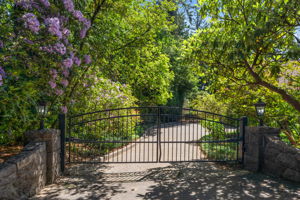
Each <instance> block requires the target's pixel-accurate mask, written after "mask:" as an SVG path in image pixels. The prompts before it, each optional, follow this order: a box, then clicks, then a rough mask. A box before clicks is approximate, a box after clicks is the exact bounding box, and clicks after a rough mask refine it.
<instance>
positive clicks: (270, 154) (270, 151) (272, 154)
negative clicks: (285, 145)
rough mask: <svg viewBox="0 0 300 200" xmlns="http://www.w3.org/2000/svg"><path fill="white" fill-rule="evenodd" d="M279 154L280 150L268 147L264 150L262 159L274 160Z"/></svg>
mask: <svg viewBox="0 0 300 200" xmlns="http://www.w3.org/2000/svg"><path fill="white" fill-rule="evenodd" d="M280 153H281V151H280V150H278V149H277V148H271V147H269V146H268V145H267V146H266V148H265V151H264V158H265V159H274V160H275V158H276V157H277V156H278V155H279V154H280Z"/></svg>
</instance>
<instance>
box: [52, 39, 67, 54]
mask: <svg viewBox="0 0 300 200" xmlns="http://www.w3.org/2000/svg"><path fill="white" fill-rule="evenodd" d="M53 50H54V51H55V52H56V53H59V54H61V55H65V54H66V52H67V49H66V47H65V45H64V44H63V43H60V42H58V43H56V44H55V45H54V46H53Z"/></svg>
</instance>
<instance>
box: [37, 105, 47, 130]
mask: <svg viewBox="0 0 300 200" xmlns="http://www.w3.org/2000/svg"><path fill="white" fill-rule="evenodd" d="M37 112H38V114H39V116H40V118H41V121H40V130H42V129H44V118H45V116H46V114H47V112H48V108H47V103H46V102H45V101H39V102H38V105H37Z"/></svg>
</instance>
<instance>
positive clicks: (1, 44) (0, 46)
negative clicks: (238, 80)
mask: <svg viewBox="0 0 300 200" xmlns="http://www.w3.org/2000/svg"><path fill="white" fill-rule="evenodd" d="M3 47H4V43H3V41H2V40H0V49H2V48H3Z"/></svg>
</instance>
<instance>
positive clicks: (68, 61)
mask: <svg viewBox="0 0 300 200" xmlns="http://www.w3.org/2000/svg"><path fill="white" fill-rule="evenodd" d="M62 64H63V66H64V67H66V68H68V69H69V68H71V67H72V66H73V60H72V58H67V59H65V60H63V62H62Z"/></svg>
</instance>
